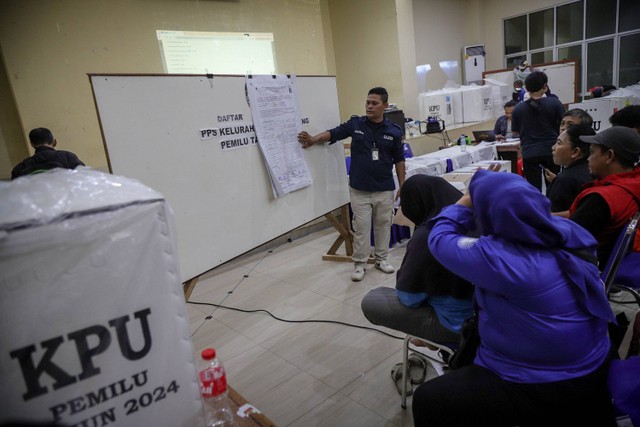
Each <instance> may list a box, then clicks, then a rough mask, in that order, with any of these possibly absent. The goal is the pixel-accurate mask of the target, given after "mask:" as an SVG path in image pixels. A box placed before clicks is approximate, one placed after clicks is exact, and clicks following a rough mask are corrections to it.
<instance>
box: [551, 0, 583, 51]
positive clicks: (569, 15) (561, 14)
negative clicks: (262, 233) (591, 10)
mask: <svg viewBox="0 0 640 427" xmlns="http://www.w3.org/2000/svg"><path fill="white" fill-rule="evenodd" d="M556 11H557V12H556V15H557V24H556V27H557V28H556V34H557V38H558V41H557V44H564V43H570V42H575V41H578V40H582V15H583V14H582V1H577V2H575V3H569V4H565V5H564V6H558V8H557V9H556Z"/></svg>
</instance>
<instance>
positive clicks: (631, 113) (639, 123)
mask: <svg viewBox="0 0 640 427" xmlns="http://www.w3.org/2000/svg"><path fill="white" fill-rule="evenodd" d="M609 122H610V123H611V124H612V125H613V126H624V127H628V128H640V105H627V106H626V107H624V108H621V109H620V110H618V111H616V112H615V113H613V115H612V116H611V117H609Z"/></svg>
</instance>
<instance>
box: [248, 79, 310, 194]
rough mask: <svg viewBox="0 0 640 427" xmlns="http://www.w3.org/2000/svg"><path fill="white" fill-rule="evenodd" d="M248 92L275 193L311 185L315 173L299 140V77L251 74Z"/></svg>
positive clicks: (254, 124) (283, 192)
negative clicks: (297, 93) (310, 167)
mask: <svg viewBox="0 0 640 427" xmlns="http://www.w3.org/2000/svg"><path fill="white" fill-rule="evenodd" d="M247 92H248V96H249V104H250V106H251V115H252V116H253V126H254V129H255V132H256V135H257V137H258V146H259V147H260V151H261V152H262V156H263V158H264V160H265V163H266V165H267V170H268V171H269V175H270V177H271V184H272V186H273V191H274V195H275V196H276V197H282V196H284V195H286V194H287V193H290V192H292V191H295V190H299V189H301V188H303V187H307V186H309V185H311V173H310V171H309V166H308V165H307V162H306V160H305V158H304V154H303V153H302V147H301V146H300V143H298V132H299V131H300V129H301V126H302V122H301V119H300V109H299V108H298V97H297V95H296V77H295V76H294V75H292V76H286V75H276V76H273V75H254V76H247Z"/></svg>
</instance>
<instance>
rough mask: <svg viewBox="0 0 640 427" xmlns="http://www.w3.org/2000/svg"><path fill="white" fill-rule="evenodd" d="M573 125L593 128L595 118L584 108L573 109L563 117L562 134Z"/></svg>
mask: <svg viewBox="0 0 640 427" xmlns="http://www.w3.org/2000/svg"><path fill="white" fill-rule="evenodd" d="M573 125H585V126H593V117H591V115H590V114H589V113H587V112H586V111H584V110H583V109H582V108H572V109H571V110H569V111H567V112H566V113H564V114H563V115H562V120H561V121H560V133H562V132H564V131H565V130H567V129H569V127H570V126H573Z"/></svg>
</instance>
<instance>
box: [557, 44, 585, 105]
mask: <svg viewBox="0 0 640 427" xmlns="http://www.w3.org/2000/svg"><path fill="white" fill-rule="evenodd" d="M568 59H573V60H576V61H578V71H577V73H578V74H577V75H578V81H577V82H576V85H577V88H576V89H577V91H578V93H582V78H580V76H582V68H583V61H582V44H577V45H573V46H567V47H561V48H558V61H565V60H568Z"/></svg>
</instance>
